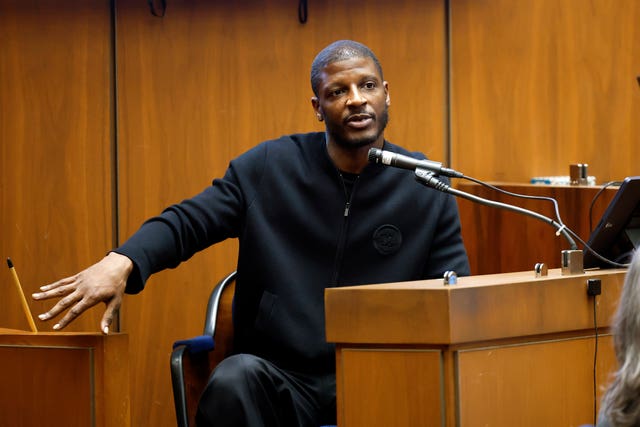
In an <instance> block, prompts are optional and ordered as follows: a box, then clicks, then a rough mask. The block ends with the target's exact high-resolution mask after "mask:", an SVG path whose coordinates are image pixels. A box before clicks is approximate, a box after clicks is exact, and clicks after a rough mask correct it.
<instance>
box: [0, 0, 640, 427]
mask: <svg viewBox="0 0 640 427" xmlns="http://www.w3.org/2000/svg"><path fill="white" fill-rule="evenodd" d="M156 3H157V4H159V2H156ZM167 3H168V5H167V11H166V15H165V16H164V18H158V17H155V16H152V15H151V14H150V12H149V8H148V5H147V2H146V1H144V0H113V1H107V0H76V1H71V0H66V1H64V2H58V1H53V0H46V1H45V0H31V1H22V0H20V1H19V0H0V143H1V146H0V177H1V179H2V180H1V181H0V198H1V201H2V206H1V209H0V227H1V228H0V230H2V231H1V232H0V236H1V238H0V248H1V250H2V256H5V257H6V256H11V257H12V258H13V260H14V262H15V264H16V266H17V268H18V273H19V274H20V277H21V279H22V282H23V286H24V288H25V292H26V293H27V294H30V293H31V292H33V291H35V289H36V288H37V287H38V286H40V285H41V284H44V283H47V282H50V281H53V280H56V279H58V278H60V277H63V276H65V275H68V274H72V273H74V272H76V271H78V270H80V269H82V268H84V267H86V266H88V265H89V264H90V263H92V262H94V261H96V260H97V259H99V258H100V257H101V256H102V255H103V254H104V253H105V252H106V251H107V250H109V249H110V248H111V247H113V246H114V245H116V244H118V242H121V241H123V240H124V239H126V237H127V236H128V235H130V234H131V233H132V232H134V231H135V230H136V229H137V228H138V226H139V225H140V223H141V222H142V221H143V220H144V219H145V218H147V217H149V216H150V215H154V214H157V213H158V212H160V211H161V210H162V208H164V207H165V206H167V205H168V204H170V203H175V202H178V201H180V200H181V199H183V198H185V197H189V196H191V195H192V194H194V193H196V192H198V191H200V190H201V189H203V188H204V187H205V186H206V185H209V183H210V182H211V180H212V179H213V178H214V177H217V176H220V175H221V174H222V173H224V170H225V168H226V165H227V164H228V161H229V160H230V159H231V158H233V157H235V156H237V155H239V154H240V153H242V152H243V151H245V150H246V149H248V148H250V147H252V146H254V145H255V144H257V143H258V142H260V141H261V140H264V139H266V138H272V137H277V136H279V135H281V134H285V133H289V132H304V131H310V130H321V129H322V126H321V124H320V123H318V122H317V121H315V118H314V115H313V114H312V109H311V106H310V97H311V95H312V94H311V90H310V88H309V77H308V74H309V67H310V63H311V60H312V59H313V56H314V55H315V53H317V51H318V50H319V49H321V48H322V47H324V46H325V45H326V44H327V43H329V42H331V41H333V40H335V39H339V38H354V39H357V40H360V41H362V42H364V43H366V44H368V45H369V46H370V47H372V48H373V50H374V51H375V52H376V53H377V54H378V56H379V57H380V60H381V62H382V64H383V67H384V71H385V78H386V79H387V80H388V81H389V86H390V95H391V104H392V105H391V121H390V125H389V129H388V132H387V137H388V138H389V139H390V140H392V141H393V142H396V143H399V144H401V145H405V146H407V147H408V148H410V149H414V150H420V151H423V152H425V153H426V154H427V155H429V156H430V157H431V158H433V159H437V160H447V159H448V158H449V155H450V156H451V166H452V167H455V168H456V169H458V170H461V171H463V172H465V173H466V174H467V175H471V176H475V177H478V178H482V179H486V180H502V181H512V182H517V181H525V180H528V179H529V177H530V176H532V175H562V174H567V173H568V164H569V163H572V162H586V163H589V164H590V173H592V174H595V175H597V176H598V178H599V180H601V181H602V180H605V179H614V178H620V177H624V176H626V175H631V174H640V170H638V168H637V166H636V164H635V161H634V160H635V159H637V158H638V154H640V153H639V150H640V147H639V144H638V135H639V132H640V129H639V126H640V125H639V124H638V123H640V121H639V120H637V118H638V117H640V114H639V113H640V88H638V87H637V84H636V83H635V81H634V79H635V76H636V75H637V74H640V63H639V61H640V55H639V54H640V40H639V38H640V34H639V33H638V31H639V30H638V29H637V25H634V23H636V22H638V21H640V19H639V18H640V6H637V5H636V3H637V2H635V1H634V0H624V1H617V2H611V1H604V0H596V1H593V2H589V3H585V2H582V1H580V0H572V1H566V2H556V1H553V0H541V1H538V2H533V3H531V4H529V3H523V2H510V1H508V0H491V1H489V0H486V1H476V0H474V1H470V0H469V1H464V0H450V1H445V0H437V1H435V0H434V1H426V2H425V1H420V0H402V1H394V2H390V1H385V0H377V1H370V2H365V3H353V2H349V1H346V0H341V1H332V2H309V16H308V21H307V23H306V24H301V23H300V22H299V21H298V9H297V2H295V1H290V0H271V1H266V0H264V1H258V0H248V1H244V2H229V1H224V0H181V1H171V0H169V1H168V2H167ZM601 178H602V179H601ZM235 251H236V243H235V242H234V241H231V242H225V243H223V244H221V245H218V246H215V247H212V248H210V249H208V250H206V251H204V252H203V253H201V254H198V255H197V256H195V257H194V258H193V259H192V260H190V261H189V262H187V263H185V264H183V265H181V266H180V267H179V269H176V270H171V271H166V272H162V273H159V274H157V275H156V276H154V277H153V278H152V279H151V280H150V281H149V283H148V286H147V289H145V291H144V292H143V293H142V294H141V295H139V296H130V297H127V298H126V299H125V302H124V305H123V309H122V316H121V324H122V330H123V331H126V332H128V333H129V334H130V335H131V339H130V343H131V348H130V356H131V379H132V381H131V389H132V402H131V408H132V414H133V420H132V423H133V425H154V426H171V425H174V410H173V401H172V397H171V391H170V380H169V373H168V359H169V353H170V349H171V343H172V341H173V340H175V339H178V338H184V337H188V336H192V335H196V334H199V333H200V331H201V328H202V322H203V318H204V316H203V310H204V307H205V305H206V298H207V295H208V292H209V290H210V288H211V286H212V284H213V283H214V281H215V280H217V278H219V277H220V276H222V275H223V274H224V273H226V272H227V271H228V270H230V269H233V268H234V263H235ZM11 286H12V284H11V282H10V277H9V275H8V274H2V275H0V301H2V303H3V310H0V325H2V326H5V327H15V328H24V329H26V328H28V325H27V323H26V321H25V320H24V319H23V316H22V313H21V311H20V309H19V307H20V306H19V303H18V300H17V296H16V295H15V292H14V291H13V288H12V287H11ZM30 304H31V307H32V309H33V310H34V312H36V313H39V312H41V311H43V310H44V309H45V307H48V304H44V303H35V302H31V303H30ZM101 310H102V307H99V308H98V309H97V310H93V311H92V312H91V313H88V314H85V315H84V316H82V317H81V318H80V319H79V320H78V321H77V322H76V323H75V325H74V326H73V327H72V329H73V330H91V331H95V330H96V329H97V327H98V321H99V318H100V316H101ZM37 323H38V325H39V326H40V327H42V328H50V327H51V325H50V324H43V323H41V322H37Z"/></svg>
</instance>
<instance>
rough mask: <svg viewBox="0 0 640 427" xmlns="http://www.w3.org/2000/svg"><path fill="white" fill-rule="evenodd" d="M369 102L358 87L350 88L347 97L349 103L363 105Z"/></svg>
mask: <svg viewBox="0 0 640 427" xmlns="http://www.w3.org/2000/svg"><path fill="white" fill-rule="evenodd" d="M366 102H367V100H366V98H365V97H364V96H363V95H362V92H360V89H358V88H357V87H352V88H351V89H350V90H349V96H348V97H347V105H362V104H365V103H366Z"/></svg>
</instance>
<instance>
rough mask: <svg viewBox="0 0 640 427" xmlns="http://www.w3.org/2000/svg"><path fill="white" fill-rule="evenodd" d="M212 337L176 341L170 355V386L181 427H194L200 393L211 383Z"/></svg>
mask: <svg viewBox="0 0 640 427" xmlns="http://www.w3.org/2000/svg"><path fill="white" fill-rule="evenodd" d="M213 348H214V341H213V337H210V336H207V335H200V336H197V337H194V338H191V339H187V340H180V341H176V342H175V343H174V344H173V351H172V352H171V383H172V386H173V400H174V404H175V408H176V418H177V422H178V427H189V426H193V425H194V420H193V417H194V415H195V413H196V409H197V406H198V399H199V398H200V393H201V392H202V390H203V389H204V387H205V386H206V384H207V381H208V380H209V374H210V373H211V366H210V363H209V352H210V351H211V350H213Z"/></svg>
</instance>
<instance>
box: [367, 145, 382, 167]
mask: <svg viewBox="0 0 640 427" xmlns="http://www.w3.org/2000/svg"><path fill="white" fill-rule="evenodd" d="M381 155H382V150H381V149H379V148H370V149H369V161H370V162H371V163H378V161H379V160H380V156H381Z"/></svg>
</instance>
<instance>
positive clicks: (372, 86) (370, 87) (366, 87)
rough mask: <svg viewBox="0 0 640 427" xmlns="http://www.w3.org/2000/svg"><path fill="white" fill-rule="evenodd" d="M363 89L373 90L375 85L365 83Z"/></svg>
mask: <svg viewBox="0 0 640 427" xmlns="http://www.w3.org/2000/svg"><path fill="white" fill-rule="evenodd" d="M364 87H365V89H375V88H376V84H375V83H374V82H366V83H365V84H364Z"/></svg>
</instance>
